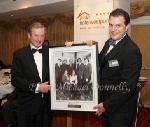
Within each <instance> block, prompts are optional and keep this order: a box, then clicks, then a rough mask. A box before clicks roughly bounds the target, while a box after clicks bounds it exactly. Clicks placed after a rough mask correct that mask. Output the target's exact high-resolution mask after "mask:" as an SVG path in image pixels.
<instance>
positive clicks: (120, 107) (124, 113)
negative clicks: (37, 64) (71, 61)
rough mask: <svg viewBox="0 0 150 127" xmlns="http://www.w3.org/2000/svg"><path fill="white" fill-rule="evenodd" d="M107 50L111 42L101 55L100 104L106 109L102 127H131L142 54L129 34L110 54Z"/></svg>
mask: <svg viewBox="0 0 150 127" xmlns="http://www.w3.org/2000/svg"><path fill="white" fill-rule="evenodd" d="M108 49H109V40H108V41H106V43H105V45H104V47H103V49H102V51H101V53H100V54H99V64H100V89H99V102H103V105H104V108H105V109H106V111H105V113H103V115H102V116H103V124H104V127H131V124H132V122H133V118H134V116H135V113H136V109H137V82H138V78H139V76H140V69H141V65H142V57H141V53H140V50H139V48H138V47H137V45H136V44H135V43H134V42H133V41H132V40H131V39H130V37H129V36H128V35H127V34H126V35H125V36H124V38H123V39H121V40H120V41H119V42H118V43H117V44H116V45H115V46H114V48H113V49H112V50H111V51H110V52H109V53H107V51H108ZM106 53H107V54H106Z"/></svg>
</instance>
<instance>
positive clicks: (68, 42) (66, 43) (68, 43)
mask: <svg viewBox="0 0 150 127" xmlns="http://www.w3.org/2000/svg"><path fill="white" fill-rule="evenodd" d="M73 43H74V42H73V41H66V42H65V45H66V46H67V47H70V46H72V44H73Z"/></svg>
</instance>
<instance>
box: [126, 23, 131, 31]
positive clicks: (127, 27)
mask: <svg viewBox="0 0 150 127" xmlns="http://www.w3.org/2000/svg"><path fill="white" fill-rule="evenodd" d="M130 26H131V23H129V24H128V25H127V26H126V31H128V29H129V28H130Z"/></svg>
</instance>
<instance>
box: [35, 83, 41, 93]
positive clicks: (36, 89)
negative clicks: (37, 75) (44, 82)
mask: <svg viewBox="0 0 150 127" xmlns="http://www.w3.org/2000/svg"><path fill="white" fill-rule="evenodd" d="M39 85H40V83H38V84H37V85H36V88H35V93H39V91H38V89H39Z"/></svg>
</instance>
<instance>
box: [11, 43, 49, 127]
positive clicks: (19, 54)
mask: <svg viewBox="0 0 150 127" xmlns="http://www.w3.org/2000/svg"><path fill="white" fill-rule="evenodd" d="M42 48H43V49H42V51H43V52H42V81H41V78H40V76H39V73H38V70H37V66H36V63H35V60H34V56H33V54H32V51H31V47H30V46H27V47H24V48H22V49H19V50H17V51H15V52H14V54H13V65H12V72H11V74H12V75H11V78H12V79H11V81H12V85H13V86H14V87H16V89H17V90H18V103H19V106H18V115H19V119H20V121H19V124H22V125H19V126H21V127H26V126H28V124H27V123H26V121H28V119H29V118H30V120H31V119H32V118H34V116H36V117H39V119H40V117H43V118H42V119H43V120H42V123H41V124H43V123H45V124H46V123H47V125H43V126H42V127H49V125H48V122H49V121H50V119H49V116H50V93H44V94H42V93H40V92H39V93H38V92H35V89H36V86H37V84H38V83H40V82H46V81H49V48H48V47H46V46H44V45H43V46H42ZM43 109H44V110H43ZM21 115H22V116H21ZM40 122H41V121H40ZM24 124H25V125H24ZM28 127H29V126H28Z"/></svg>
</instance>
